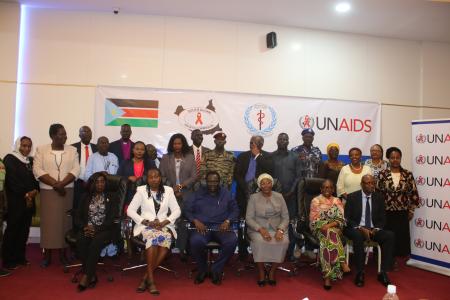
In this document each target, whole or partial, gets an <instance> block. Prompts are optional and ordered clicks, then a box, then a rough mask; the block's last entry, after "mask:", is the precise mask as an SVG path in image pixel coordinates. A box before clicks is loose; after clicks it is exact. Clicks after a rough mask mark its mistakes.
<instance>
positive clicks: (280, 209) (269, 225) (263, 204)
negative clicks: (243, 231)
mask: <svg viewBox="0 0 450 300" xmlns="http://www.w3.org/2000/svg"><path fill="white" fill-rule="evenodd" d="M270 202H271V203H268V202H267V201H266V198H265V197H264V196H263V195H262V192H259V193H256V194H252V195H251V196H250V199H249V200H248V204H247V214H246V216H245V222H246V223H247V231H248V232H252V231H253V232H256V231H258V230H259V229H260V228H261V227H263V228H266V229H267V230H271V231H276V230H277V229H282V230H284V231H286V230H287V227H288V225H289V212H288V209H287V206H286V202H285V201H284V199H283V196H282V195H281V194H280V193H277V192H274V191H272V197H271V199H270ZM269 205H272V206H273V208H274V210H275V214H274V215H273V216H271V217H267V216H266V209H267V207H268V206H269Z"/></svg>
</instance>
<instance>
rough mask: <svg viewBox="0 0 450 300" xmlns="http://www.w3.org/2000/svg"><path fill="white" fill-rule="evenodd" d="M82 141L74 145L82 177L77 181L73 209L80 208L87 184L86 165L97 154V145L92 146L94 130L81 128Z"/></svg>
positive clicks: (86, 127)
mask: <svg viewBox="0 0 450 300" xmlns="http://www.w3.org/2000/svg"><path fill="white" fill-rule="evenodd" d="M78 136H79V137H80V141H79V142H77V143H75V144H72V146H74V147H75V148H76V149H77V152H78V159H79V163H80V176H78V179H77V180H76V181H75V186H74V191H73V209H77V208H78V204H79V202H80V198H81V196H82V195H83V193H84V186H85V183H84V181H83V178H84V173H85V172H86V165H87V162H88V159H89V157H90V156H91V155H92V154H94V153H95V152H97V145H95V144H92V143H91V140H92V130H91V128H89V126H81V127H80V131H79V135H78Z"/></svg>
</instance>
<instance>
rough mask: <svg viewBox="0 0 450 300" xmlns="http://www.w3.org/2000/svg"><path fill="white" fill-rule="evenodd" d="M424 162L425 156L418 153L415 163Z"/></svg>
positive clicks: (420, 163) (421, 163)
mask: <svg viewBox="0 0 450 300" xmlns="http://www.w3.org/2000/svg"><path fill="white" fill-rule="evenodd" d="M424 163H425V156H423V155H418V156H417V157H416V164H418V165H423V164H424Z"/></svg>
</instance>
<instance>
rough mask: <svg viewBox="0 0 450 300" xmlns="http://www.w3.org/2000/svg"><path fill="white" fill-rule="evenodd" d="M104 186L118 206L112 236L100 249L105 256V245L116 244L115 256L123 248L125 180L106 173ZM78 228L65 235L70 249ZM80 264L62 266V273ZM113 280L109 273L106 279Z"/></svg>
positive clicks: (75, 277) (72, 247)
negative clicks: (122, 225)
mask: <svg viewBox="0 0 450 300" xmlns="http://www.w3.org/2000/svg"><path fill="white" fill-rule="evenodd" d="M106 186H107V190H106V192H107V193H108V195H110V196H109V197H110V198H111V199H110V200H111V201H113V202H114V203H117V205H118V206H119V208H118V214H117V216H116V217H115V219H114V228H113V232H114V233H113V237H112V239H111V241H110V243H109V244H108V245H107V246H106V247H105V248H104V249H103V251H102V252H105V253H106V254H105V257H107V256H108V255H107V254H108V251H105V250H107V247H109V246H110V245H111V244H113V245H115V246H116V249H117V254H116V255H115V256H117V255H118V254H119V253H120V252H121V251H122V249H123V240H122V238H121V224H122V221H123V205H124V202H125V196H126V187H127V182H126V180H125V179H123V178H122V177H121V176H118V175H108V176H107V177H106ZM70 213H71V214H73V212H72V211H70ZM79 230H81V228H73V229H71V230H69V231H68V232H67V233H66V235H65V240H66V242H67V244H69V246H70V248H71V249H76V245H77V235H78V232H79ZM97 265H100V266H106V264H105V263H104V262H102V261H99V262H98V263H97ZM81 266H82V264H81V263H78V264H72V265H67V266H64V273H68V272H69V269H71V268H75V267H81ZM106 267H108V266H106ZM110 267H114V268H119V267H120V266H119V265H117V264H112V265H111V266H110ZM103 270H104V271H105V272H106V270H105V269H103ZM81 272H82V270H81V268H80V269H79V270H77V271H76V272H75V273H74V275H73V276H72V282H73V283H76V282H78V276H79V275H80V274H81ZM113 280H114V278H113V277H112V275H110V274H109V275H108V281H113Z"/></svg>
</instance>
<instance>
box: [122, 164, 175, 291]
mask: <svg viewBox="0 0 450 300" xmlns="http://www.w3.org/2000/svg"><path fill="white" fill-rule="evenodd" d="M139 208H140V210H141V214H138V213H137V211H138V209H139ZM169 210H170V215H169ZM127 214H128V216H129V217H131V218H132V219H133V221H134V222H135V223H136V225H135V226H134V229H133V235H134V236H138V235H140V234H142V237H143V240H144V241H145V254H146V260H147V273H146V274H145V275H144V278H143V279H142V282H141V284H140V285H139V287H138V288H137V289H136V291H137V292H140V293H142V292H144V291H146V290H147V289H148V291H149V292H150V294H153V295H159V291H158V289H157V288H156V285H155V279H154V276H153V271H154V270H155V269H156V268H157V267H158V266H159V265H160V264H161V262H162V261H163V259H164V257H165V256H166V255H167V253H168V252H169V250H170V245H171V244H172V239H173V238H174V237H175V238H176V232H175V228H174V224H175V221H176V220H177V219H178V217H179V216H180V215H181V210H180V207H179V206H178V203H177V199H176V198H175V194H174V192H173V189H172V188H171V187H169V186H165V185H163V184H162V181H161V173H160V171H159V170H158V169H155V168H153V169H150V170H149V171H148V173H147V184H146V185H143V186H140V187H138V188H137V191H136V194H135V195H134V197H133V200H132V201H131V203H130V205H129V206H128V210H127Z"/></svg>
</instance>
